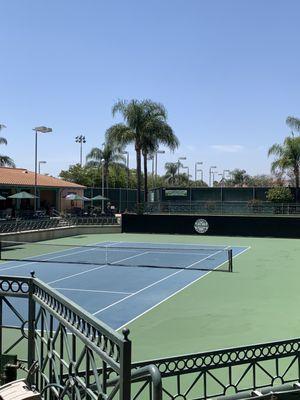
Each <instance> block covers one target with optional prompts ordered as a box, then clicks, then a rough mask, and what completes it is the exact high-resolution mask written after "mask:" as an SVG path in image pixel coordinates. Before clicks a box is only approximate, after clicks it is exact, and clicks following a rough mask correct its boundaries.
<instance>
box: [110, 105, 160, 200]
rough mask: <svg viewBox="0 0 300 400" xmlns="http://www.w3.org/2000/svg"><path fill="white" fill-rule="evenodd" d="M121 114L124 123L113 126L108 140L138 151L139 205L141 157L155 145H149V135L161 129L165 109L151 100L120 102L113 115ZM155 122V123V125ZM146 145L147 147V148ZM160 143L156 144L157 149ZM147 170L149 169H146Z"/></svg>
mask: <svg viewBox="0 0 300 400" xmlns="http://www.w3.org/2000/svg"><path fill="white" fill-rule="evenodd" d="M117 113H120V114H121V115H122V117H123V119H124V123H119V124H116V125H113V126H112V127H110V128H109V129H108V130H107V131H106V139H107V142H108V143H117V144H118V145H122V146H126V145H128V144H133V145H134V148H135V151H136V175H137V203H138V204H140V203H141V186H142V179H141V178H142V172H141V156H142V150H143V148H144V150H145V152H146V153H148V152H149V147H148V150H146V147H147V146H148V145H149V146H150V145H151V146H152V145H153V143H152V142H151V143H150V144H149V142H147V141H148V139H149V133H150V131H151V132H153V130H154V126H156V128H159V126H158V125H159V122H165V120H166V111H165V108H164V107H163V106H162V105H161V104H159V103H154V102H152V101H151V100H141V101H139V100H131V101H129V102H128V101H125V100H119V101H118V102H117V103H116V104H115V105H114V106H113V108H112V114H113V116H115V115H116V114H117ZM154 121H155V123H154ZM146 143H148V144H147V146H146ZM157 143H158V142H155V146H154V148H156V146H157ZM146 169H147V168H146Z"/></svg>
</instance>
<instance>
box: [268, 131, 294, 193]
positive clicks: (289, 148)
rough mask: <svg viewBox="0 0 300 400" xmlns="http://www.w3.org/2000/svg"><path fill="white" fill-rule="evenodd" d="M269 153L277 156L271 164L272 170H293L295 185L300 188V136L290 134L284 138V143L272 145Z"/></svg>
mask: <svg viewBox="0 0 300 400" xmlns="http://www.w3.org/2000/svg"><path fill="white" fill-rule="evenodd" d="M268 155H269V156H270V155H274V156H275V157H276V158H275V160H274V161H273V162H272V164H271V171H272V172H276V171H277V170H280V171H284V172H288V173H289V172H292V175H293V176H294V179H295V186H296V188H299V178H300V136H297V137H293V136H288V137H286V138H285V139H284V142H283V145H280V144H278V143H275V144H273V146H272V147H270V149H269V152H268Z"/></svg>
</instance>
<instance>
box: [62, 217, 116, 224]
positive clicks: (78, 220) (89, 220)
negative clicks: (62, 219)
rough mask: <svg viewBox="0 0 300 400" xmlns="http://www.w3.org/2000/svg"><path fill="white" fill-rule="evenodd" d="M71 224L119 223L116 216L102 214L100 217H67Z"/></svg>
mask: <svg viewBox="0 0 300 400" xmlns="http://www.w3.org/2000/svg"><path fill="white" fill-rule="evenodd" d="M66 221H68V224H69V225H119V224H120V221H118V219H117V217H115V216H105V215H104V216H100V217H88V216H83V217H68V218H66Z"/></svg>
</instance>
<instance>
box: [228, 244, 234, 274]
mask: <svg viewBox="0 0 300 400" xmlns="http://www.w3.org/2000/svg"><path fill="white" fill-rule="evenodd" d="M232 259H233V257H232V249H229V250H228V267H229V268H228V271H229V272H233V262H232Z"/></svg>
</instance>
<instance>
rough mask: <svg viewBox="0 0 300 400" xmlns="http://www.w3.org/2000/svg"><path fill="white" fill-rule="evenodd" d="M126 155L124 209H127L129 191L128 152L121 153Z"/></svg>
mask: <svg viewBox="0 0 300 400" xmlns="http://www.w3.org/2000/svg"><path fill="white" fill-rule="evenodd" d="M122 154H124V155H126V168H127V182H126V208H127V209H128V189H129V152H128V151H122Z"/></svg>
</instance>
